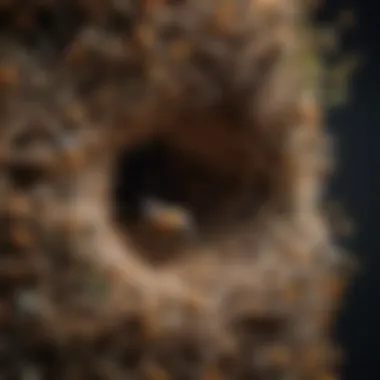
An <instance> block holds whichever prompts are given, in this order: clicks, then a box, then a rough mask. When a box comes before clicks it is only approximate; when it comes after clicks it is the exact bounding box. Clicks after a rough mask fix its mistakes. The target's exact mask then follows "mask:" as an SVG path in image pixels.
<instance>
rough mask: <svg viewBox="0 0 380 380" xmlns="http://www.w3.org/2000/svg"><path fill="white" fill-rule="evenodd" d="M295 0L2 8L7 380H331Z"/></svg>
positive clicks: (324, 229) (335, 269)
mask: <svg viewBox="0 0 380 380" xmlns="http://www.w3.org/2000/svg"><path fill="white" fill-rule="evenodd" d="M301 3H302V1H299V0H235V1H227V0H207V1H206V0H166V1H165V0H93V1H91V0H45V1H43V0H40V1H38V0H34V1H17V0H13V1H12V0H9V1H1V2H0V107H1V109H0V112H1V113H0V115H1V125H0V144H1V147H0V165H1V172H0V173H1V175H0V186H1V195H0V201H1V223H2V225H1V227H0V244H1V261H0V281H1V287H0V291H1V293H0V321H1V322H0V323H1V331H0V362H1V363H0V377H1V378H2V379H20V380H21V379H22V380H25V379H28V380H29V379H46V380H53V379H63V380H66V379H70V380H74V379H78V380H82V379H94V380H95V379H97V380H100V379H110V380H117V379H131V380H132V379H139V380H140V379H152V380H153V379H156V380H165V379H173V380H182V379H184V380H185V379H189V380H190V379H197V380H198V379H205V380H214V379H226V380H227V379H228V380H232V379H236V380H245V379H253V380H260V379H265V380H269V379H282V380H285V379H286V380H289V379H292V380H297V379H299V380H304V379H307V380H309V379H310V380H328V379H332V378H333V375H334V374H335V370H336V365H337V363H338V356H337V354H338V352H337V350H336V349H335V348H334V345H332V343H331V341H330V333H329V328H330V321H331V316H332V315H333V312H334V310H335V309H336V306H337V305H338V303H337V302H338V301H339V299H340V294H341V289H342V286H343V285H344V279H345V271H344V265H343V264H344V262H343V261H344V260H343V259H342V257H341V255H340V253H339V252H337V250H336V249H335V247H334V246H333V244H332V238H331V236H330V233H329V227H328V225H327V223H326V222H325V220H324V216H323V214H322V212H321V186H322V185H323V183H324V180H325V175H326V173H327V169H328V162H327V161H328V160H327V159H326V157H327V156H328V155H327V146H326V138H325V134H324V131H323V130H322V128H321V118H320V114H319V106H318V101H317V92H318V88H317V80H316V78H317V76H316V75H315V74H316V73H315V72H314V71H313V69H311V66H312V65H309V64H306V63H305V62H306V61H305V59H306V58H308V57H309V58H310V57H312V56H313V51H312V50H313V49H312V45H311V44H310V41H309V29H308V26H307V25H308V21H307V18H306V16H305V9H304V5H302V4H301ZM304 58H305V59H304ZM33 376H34V377H33Z"/></svg>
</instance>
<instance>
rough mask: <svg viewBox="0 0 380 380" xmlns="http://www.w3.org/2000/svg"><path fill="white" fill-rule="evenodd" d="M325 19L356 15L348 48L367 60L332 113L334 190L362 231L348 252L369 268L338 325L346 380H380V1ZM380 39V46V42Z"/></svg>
mask: <svg viewBox="0 0 380 380" xmlns="http://www.w3.org/2000/svg"><path fill="white" fill-rule="evenodd" d="M325 3H326V4H325V5H324V6H323V8H322V13H321V15H322V19H331V18H333V17H334V15H336V12H337V10H339V9H342V8H345V7H346V8H347V7H350V8H352V9H354V10H355V13H356V17H357V25H356V26H355V28H354V30H353V31H352V32H350V35H349V36H347V37H346V39H345V47H346V48H347V49H349V50H355V51H357V52H359V53H360V54H361V55H363V57H364V59H365V61H364V63H363V64H362V65H361V67H360V68H359V69H358V71H357V73H356V75H355V76H354V78H353V83H352V86H351V91H352V98H351V100H350V102H349V103H348V104H346V105H345V106H343V107H341V108H339V109H335V110H330V111H329V112H327V115H326V117H327V124H328V128H329V131H330V132H331V133H332V135H333V137H334V140H335V141H336V142H337V143H338V149H339V151H338V157H339V167H338V171H337V173H336V174H335V178H333V180H332V182H331V185H330V193H331V195H332V196H333V197H334V198H338V199H339V200H342V201H343V204H344V206H345V209H346V210H347V211H348V213H349V214H350V216H351V217H352V218H353V219H354V221H355V225H356V230H355V235H354V237H353V238H351V239H350V240H349V241H348V243H347V247H348V249H349V250H351V251H353V252H354V253H355V254H356V256H357V257H358V258H359V259H360V261H361V263H362V265H363V267H364V268H363V273H362V274H361V275H360V276H359V277H357V278H356V280H355V281H354V282H353V284H352V286H351V288H350V290H349V293H348V295H347V297H346V300H345V302H344V307H343V311H342V315H341V316H340V318H339V320H338V326H337V329H336V330H337V331H336V332H337V335H338V337H339V339H340V341H341V342H342V343H343V345H344V346H345V348H346V352H347V365H346V366H345V368H344V374H343V380H380V48H379V47H380V27H379V24H380V20H379V14H378V12H377V11H378V10H379V8H380V7H379V5H380V2H379V1H378V0H356V1H351V2H350V1H347V0H346V1H344V0H341V1H339V0H326V1H325ZM376 37H377V38H378V39H379V42H378V43H377V42H376Z"/></svg>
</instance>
